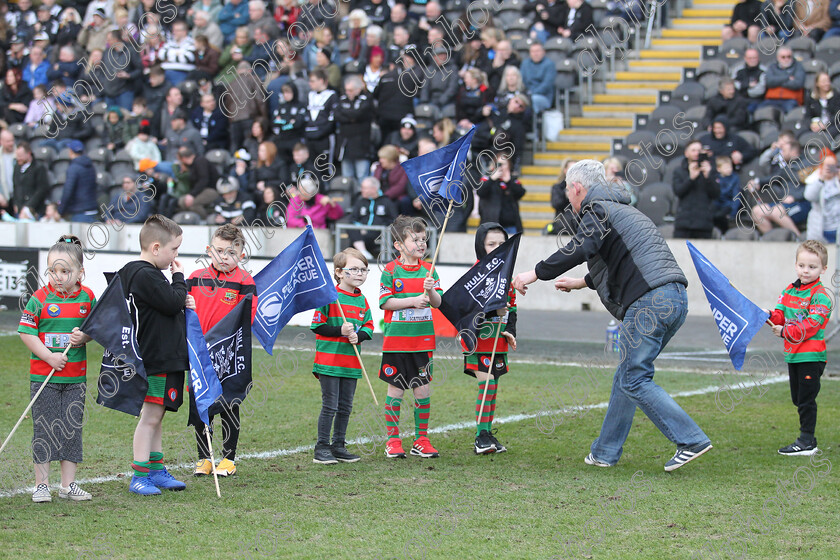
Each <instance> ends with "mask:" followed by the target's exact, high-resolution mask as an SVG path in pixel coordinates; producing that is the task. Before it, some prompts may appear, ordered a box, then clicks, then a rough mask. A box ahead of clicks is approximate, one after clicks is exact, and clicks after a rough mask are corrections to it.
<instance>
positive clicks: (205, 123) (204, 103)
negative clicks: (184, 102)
mask: <svg viewBox="0 0 840 560" xmlns="http://www.w3.org/2000/svg"><path fill="white" fill-rule="evenodd" d="M190 120H191V122H192V125H193V127H195V129H196V130H198V134H199V136H201V143H202V144H203V145H204V150H205V152H208V151H210V150H226V149H227V147H228V145H229V144H230V140H229V139H228V120H227V117H226V116H225V115H224V113H222V111H221V109H219V108H218V107H217V106H216V97H215V96H214V95H213V94H205V95H202V96H201V106H200V107H196V108H195V109H193V112H192V118H191V119H190Z"/></svg>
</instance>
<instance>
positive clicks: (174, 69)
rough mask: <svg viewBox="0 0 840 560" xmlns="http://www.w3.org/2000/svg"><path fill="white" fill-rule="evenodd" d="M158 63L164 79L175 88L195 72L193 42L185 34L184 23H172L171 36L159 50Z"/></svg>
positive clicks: (185, 24)
mask: <svg viewBox="0 0 840 560" xmlns="http://www.w3.org/2000/svg"><path fill="white" fill-rule="evenodd" d="M160 61H161V64H160V65H161V67H162V68H163V70H164V72H165V73H166V79H167V80H169V81H170V82H171V83H172V84H173V85H176V86H177V85H179V84H180V83H181V82H183V81H184V80H185V79H187V74H189V73H190V72H192V71H193V70H195V41H193V38H192V37H190V36H189V34H188V33H187V23H186V22H184V21H175V22H173V23H172V35H171V37H170V39H169V40H168V41H167V42H166V43H164V45H163V49H161V52H160Z"/></svg>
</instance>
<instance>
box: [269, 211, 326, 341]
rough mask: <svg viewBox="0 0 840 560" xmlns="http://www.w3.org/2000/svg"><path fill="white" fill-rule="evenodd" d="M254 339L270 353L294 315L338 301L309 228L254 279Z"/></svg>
mask: <svg viewBox="0 0 840 560" xmlns="http://www.w3.org/2000/svg"><path fill="white" fill-rule="evenodd" d="M254 282H255V283H256V285H257V301H258V303H257V313H256V316H255V317H254V327H253V329H254V336H256V337H257V340H259V341H260V344H262V346H263V348H265V351H266V352H268V353H269V354H271V352H272V347H273V346H274V341H275V339H277V334H278V333H279V332H280V330H281V329H282V328H283V327H284V326H286V323H288V322H289V319H291V318H292V317H293V316H294V315H295V314H297V313H300V312H301V311H306V310H308V309H315V308H316V307H321V306H322V305H327V304H328V303H331V302H333V301H335V300H336V299H338V292H336V290H335V286H334V285H333V281H332V276H330V271H329V269H328V268H327V264H326V263H325V262H324V257H323V256H322V255H321V249H320V248H319V247H318V241H317V240H316V239H315V234H314V233H313V231H312V226H306V230H305V231H304V232H303V233H302V234H301V235H300V236H299V237H298V238H297V239H295V240H294V241H293V242H292V243H291V244H290V245H289V246H288V247H286V248H285V249H283V252H281V253H280V254H279V255H277V256H276V257H274V260H272V261H271V262H270V263H268V265H267V266H266V267H265V268H264V269H262V270H261V271H260V272H259V273H257V275H256V276H254Z"/></svg>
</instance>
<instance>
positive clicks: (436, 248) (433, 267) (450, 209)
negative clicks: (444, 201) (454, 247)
mask: <svg viewBox="0 0 840 560" xmlns="http://www.w3.org/2000/svg"><path fill="white" fill-rule="evenodd" d="M454 203H455V201H454V200H452V199H451V198H450V199H449V208H447V209H446V217H445V218H444V219H443V227H442V228H440V235H439V236H438V239H437V247H435V256H434V257H433V258H432V267H431V268H430V269H429V274H427V276H431V275H432V274H434V272H435V263H436V262H437V258H438V253H439V252H440V245H441V241H442V240H443V234H444V233H446V224H447V223H448V222H449V216H451V215H452V205H453V204H454Z"/></svg>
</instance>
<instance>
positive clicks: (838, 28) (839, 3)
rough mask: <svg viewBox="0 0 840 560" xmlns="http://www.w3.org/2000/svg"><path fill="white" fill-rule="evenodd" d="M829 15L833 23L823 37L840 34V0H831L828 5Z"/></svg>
mask: <svg viewBox="0 0 840 560" xmlns="http://www.w3.org/2000/svg"><path fill="white" fill-rule="evenodd" d="M828 17H829V18H831V25H830V27H829V28H828V31H826V32H825V35H823V39H825V38H826V37H836V36H838V35H840V0H831V2H830V4H829V6H828Z"/></svg>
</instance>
